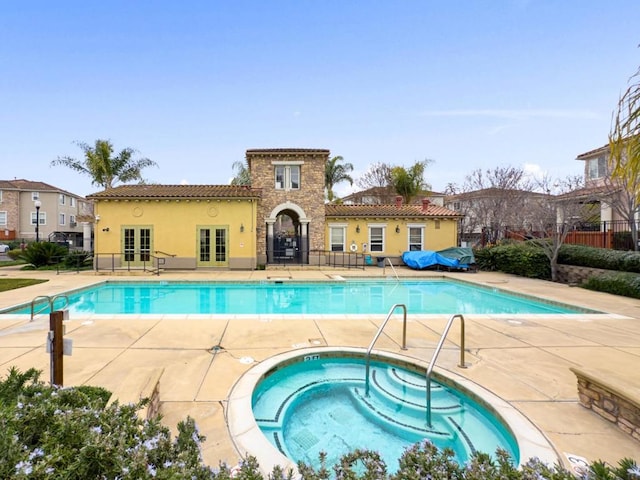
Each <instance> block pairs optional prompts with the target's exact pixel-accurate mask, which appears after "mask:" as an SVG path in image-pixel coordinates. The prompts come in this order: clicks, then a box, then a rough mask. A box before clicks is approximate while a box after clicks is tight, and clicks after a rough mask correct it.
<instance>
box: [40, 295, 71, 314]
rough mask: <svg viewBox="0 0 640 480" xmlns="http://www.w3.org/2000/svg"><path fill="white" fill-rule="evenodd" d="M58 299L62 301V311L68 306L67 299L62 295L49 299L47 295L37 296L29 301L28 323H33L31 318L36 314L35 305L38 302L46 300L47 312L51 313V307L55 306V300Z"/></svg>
mask: <svg viewBox="0 0 640 480" xmlns="http://www.w3.org/2000/svg"><path fill="white" fill-rule="evenodd" d="M59 298H62V299H64V305H63V306H62V307H61V308H62V309H64V308H66V307H68V306H69V297H67V296H66V295H62V294H59V295H54V296H53V297H51V296H49V295H38V296H37V297H35V298H34V299H33V300H31V320H30V321H33V316H34V315H35V314H36V312H35V305H36V303H37V302H38V300H43V299H46V300H47V302H48V304H49V311H51V312H53V305H54V304H55V302H56V300H57V299H59ZM45 308H46V307H45ZM42 310H44V308H43V309H42ZM42 310H38V312H37V313H40V312H41V311H42Z"/></svg>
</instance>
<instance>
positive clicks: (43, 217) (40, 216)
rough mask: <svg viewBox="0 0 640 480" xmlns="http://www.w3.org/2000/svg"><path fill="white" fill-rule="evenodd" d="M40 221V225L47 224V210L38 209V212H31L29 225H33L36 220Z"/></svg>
mask: <svg viewBox="0 0 640 480" xmlns="http://www.w3.org/2000/svg"><path fill="white" fill-rule="evenodd" d="M37 220H39V221H40V225H46V224H47V212H43V211H42V210H41V211H40V214H38V213H36V212H31V225H35V224H36V221H37Z"/></svg>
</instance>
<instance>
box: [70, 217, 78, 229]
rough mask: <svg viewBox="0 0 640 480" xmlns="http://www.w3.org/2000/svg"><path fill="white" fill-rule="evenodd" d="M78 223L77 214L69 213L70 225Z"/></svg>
mask: <svg viewBox="0 0 640 480" xmlns="http://www.w3.org/2000/svg"><path fill="white" fill-rule="evenodd" d="M76 225H77V222H76V216H75V215H69V226H70V227H75V226H76Z"/></svg>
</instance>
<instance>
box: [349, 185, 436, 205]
mask: <svg viewBox="0 0 640 480" xmlns="http://www.w3.org/2000/svg"><path fill="white" fill-rule="evenodd" d="M397 196H398V194H397V193H396V192H395V190H394V189H393V187H371V188H367V189H366V190H361V191H359V192H354V193H351V194H349V195H347V196H345V197H342V198H341V199H340V203H342V204H344V205H393V204H394V203H395V201H396V197H397ZM425 197H426V198H428V199H429V201H430V202H431V203H432V204H433V205H439V206H440V207H442V206H443V205H444V194H442V193H438V192H428V191H427V192H422V193H421V194H420V195H418V196H416V198H415V199H414V200H413V201H412V202H411V203H413V204H416V205H420V203H421V202H422V199H423V198H425Z"/></svg>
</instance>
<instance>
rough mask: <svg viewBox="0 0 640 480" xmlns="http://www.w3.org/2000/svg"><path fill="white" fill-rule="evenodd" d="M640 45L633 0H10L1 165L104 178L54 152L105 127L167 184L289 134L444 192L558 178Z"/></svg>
mask: <svg viewBox="0 0 640 480" xmlns="http://www.w3.org/2000/svg"><path fill="white" fill-rule="evenodd" d="M638 44H640V1H638V0H609V1H604V0H483V1H471V0H467V1H451V2H449V1H435V0H433V1H430V0H420V1H418V0H406V1H391V0H387V1H373V0H369V1H344V0H340V1H332V0H323V1H312V0H289V1H280V0H270V1H264V0H263V1H242V0H239V1H238V0H234V1H225V2H222V1H214V0H210V1H184V2H176V1H155V2H151V1H131V0H126V1H120V0H109V1H104V2H91V1H89V2H87V1H86V0H83V1H65V0H61V1H58V2H51V1H49V0H47V1H44V0H34V1H24V2H23V1H8V0H6V1H2V2H1V3H0V106H1V107H0V178H2V179H8V180H9V179H13V178H14V177H15V178H26V179H30V180H40V181H45V182H48V183H50V184H53V185H55V186H57V187H60V188H63V189H66V190H69V191H72V192H74V193H78V194H81V195H86V194H89V193H92V192H95V191H97V190H99V189H98V188H96V187H93V186H92V185H91V183H90V179H89V178H88V177H83V176H80V175H78V174H76V173H74V172H72V171H71V170H69V169H66V168H64V167H60V166H58V167H51V166H50V162H51V160H53V159H55V158H56V157H57V156H64V155H69V156H75V157H78V158H80V157H81V156H82V152H81V150H80V149H79V148H78V147H77V146H76V145H74V143H73V142H74V141H84V142H88V143H92V142H93V141H94V140H95V139H97V138H105V139H110V140H111V141H112V142H113V143H114V145H115V147H116V149H122V148H124V147H134V148H136V149H137V150H138V151H139V152H140V155H142V156H145V157H148V158H151V159H152V160H154V161H155V162H157V163H158V166H159V167H158V168H150V169H147V170H145V171H144V175H145V178H146V179H147V180H148V181H150V182H156V183H181V182H183V181H186V182H188V183H192V184H195V183H207V184H226V183H228V182H229V179H230V178H231V176H232V168H231V164H232V163H233V162H234V161H236V160H244V152H245V150H246V149H248V148H280V147H282V148H284V147H303V148H327V149H329V150H331V154H332V155H342V156H343V157H344V158H345V160H346V161H348V162H351V163H352V164H353V165H354V166H355V167H356V170H355V171H354V173H353V176H354V177H358V176H359V175H360V174H361V173H362V172H364V171H365V170H366V169H367V167H368V166H369V164H371V163H373V162H380V161H383V162H387V163H391V164H399V165H405V166H410V165H412V164H413V163H414V162H415V161H417V160H422V159H425V158H429V159H433V160H434V161H435V162H434V163H433V164H432V165H431V166H429V168H428V170H427V175H426V180H427V181H429V182H430V183H431V184H432V186H433V188H434V189H435V190H438V191H441V190H443V189H444V187H445V186H446V184H447V183H449V182H456V183H462V181H463V179H464V176H465V175H466V174H468V173H470V172H471V171H473V170H474V169H477V168H490V167H495V166H520V167H525V166H526V167H527V168H531V169H534V170H535V169H539V170H540V171H546V172H548V173H549V174H550V175H552V176H553V177H564V176H566V175H569V174H578V173H581V166H582V164H581V162H578V161H576V160H575V157H576V156H577V155H578V154H580V153H583V152H585V151H588V150H591V149H593V148H596V147H599V146H601V145H603V144H604V143H606V141H607V134H608V132H609V127H610V123H611V114H612V112H613V110H614V109H615V105H616V102H617V100H618V98H619V96H620V93H621V92H622V91H623V90H624V89H625V88H626V86H627V81H628V79H629V77H630V76H631V75H632V74H633V73H635V72H636V70H637V68H638V66H639V65H640V49H639V48H638ZM347 186H348V185H345V186H343V187H342V188H341V189H339V193H346V188H345V187H347Z"/></svg>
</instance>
